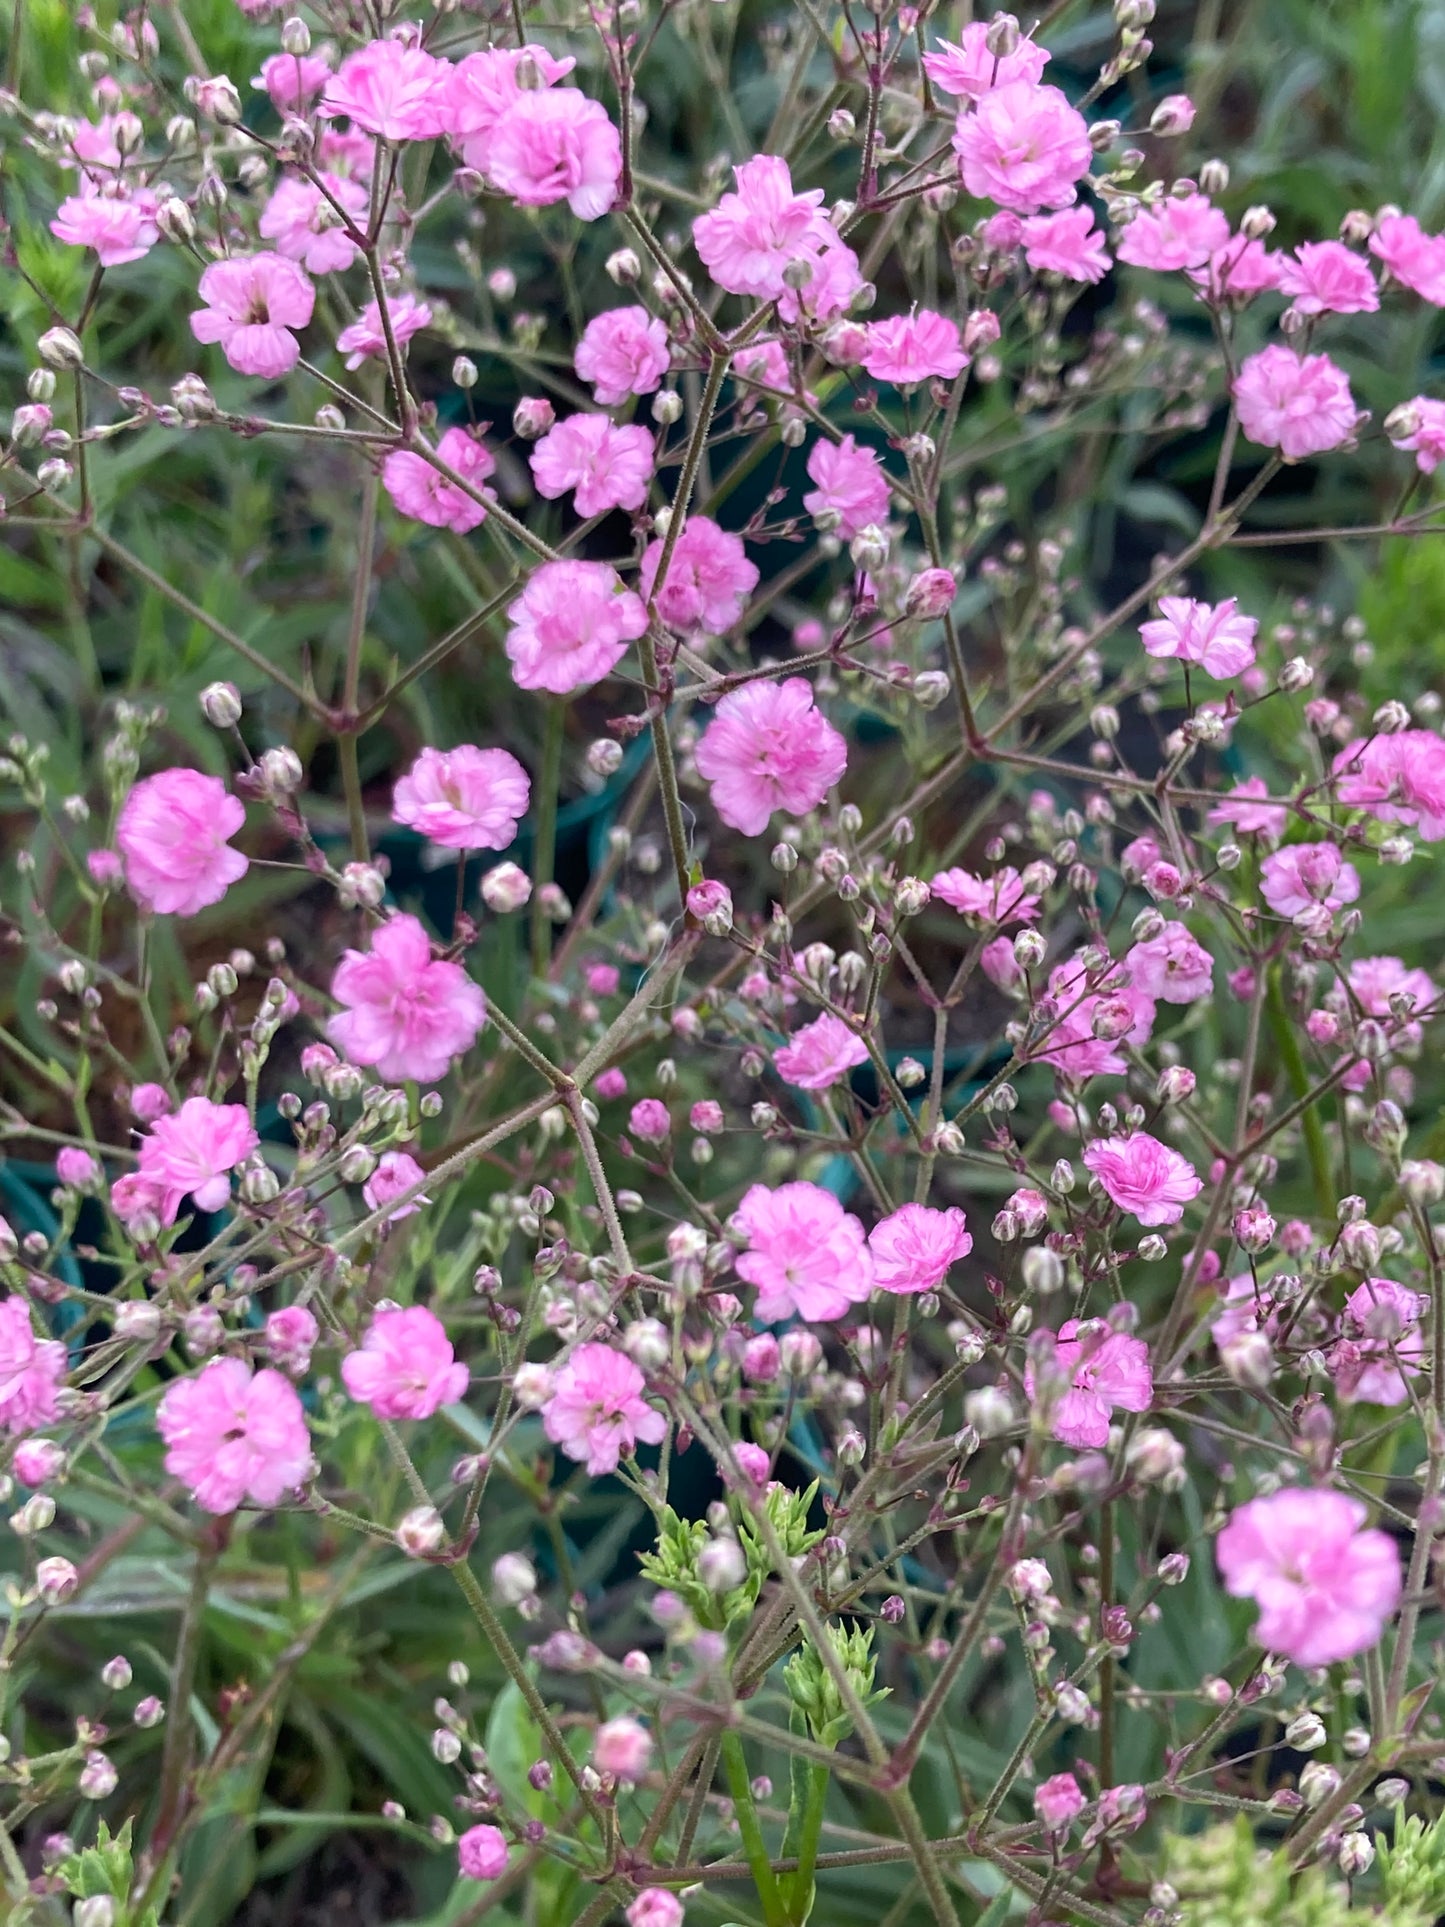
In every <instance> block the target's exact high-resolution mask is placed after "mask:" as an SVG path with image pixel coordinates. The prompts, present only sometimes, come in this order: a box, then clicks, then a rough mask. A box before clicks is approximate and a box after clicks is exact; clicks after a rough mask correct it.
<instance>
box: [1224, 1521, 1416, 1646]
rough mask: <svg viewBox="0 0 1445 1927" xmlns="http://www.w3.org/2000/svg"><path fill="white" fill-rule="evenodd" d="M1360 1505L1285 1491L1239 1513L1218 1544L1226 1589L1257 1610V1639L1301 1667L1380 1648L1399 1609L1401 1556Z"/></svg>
mask: <svg viewBox="0 0 1445 1927" xmlns="http://www.w3.org/2000/svg"><path fill="white" fill-rule="evenodd" d="M1365 1518H1366V1512H1365V1508H1364V1506H1363V1505H1362V1504H1361V1503H1360V1501H1359V1500H1358V1499H1351V1498H1347V1497H1346V1496H1345V1494H1344V1493H1343V1492H1330V1491H1326V1490H1323V1489H1321V1488H1320V1487H1317V1486H1315V1487H1287V1488H1286V1489H1285V1490H1283V1491H1280V1492H1271V1493H1269V1494H1267V1495H1266V1496H1265V1497H1264V1498H1260V1499H1249V1500H1247V1501H1246V1502H1245V1504H1243V1505H1241V1506H1237V1507H1236V1508H1235V1510H1234V1512H1233V1513H1232V1514H1231V1515H1230V1519H1229V1523H1228V1524H1227V1525H1226V1526H1225V1528H1224V1530H1223V1531H1222V1532H1221V1533H1220V1535H1219V1537H1218V1538H1217V1539H1216V1540H1215V1553H1216V1557H1217V1558H1218V1560H1219V1570H1220V1573H1221V1575H1222V1576H1223V1579H1224V1589H1225V1591H1226V1592H1227V1593H1229V1594H1231V1595H1232V1597H1234V1598H1235V1599H1253V1600H1255V1601H1256V1602H1257V1604H1258V1605H1259V1608H1260V1615H1259V1623H1258V1624H1257V1625H1256V1627H1255V1631H1254V1636H1255V1638H1256V1639H1257V1640H1258V1641H1259V1643H1260V1645H1261V1646H1263V1647H1264V1648H1265V1649H1266V1651H1268V1652H1272V1653H1279V1654H1281V1655H1282V1656H1283V1657H1284V1658H1285V1659H1291V1660H1293V1661H1294V1663H1295V1664H1296V1665H1297V1666H1329V1665H1332V1664H1333V1663H1334V1662H1335V1661H1336V1660H1342V1659H1350V1658H1352V1657H1353V1656H1354V1654H1356V1653H1362V1652H1365V1651H1366V1650H1367V1649H1368V1648H1369V1647H1371V1646H1374V1645H1376V1644H1377V1643H1378V1641H1379V1638H1380V1635H1381V1634H1382V1633H1383V1632H1384V1630H1385V1626H1386V1623H1387V1622H1388V1621H1389V1619H1390V1618H1391V1617H1392V1616H1393V1614H1394V1611H1395V1608H1396V1606H1397V1605H1398V1604H1399V1600H1400V1593H1401V1590H1402V1586H1401V1578H1400V1555H1399V1552H1398V1551H1397V1550H1396V1547H1395V1543H1394V1541H1393V1540H1392V1539H1391V1538H1390V1536H1389V1534H1388V1533H1386V1532H1381V1531H1380V1530H1379V1529H1378V1527H1374V1526H1370V1527H1366V1526H1365Z"/></svg>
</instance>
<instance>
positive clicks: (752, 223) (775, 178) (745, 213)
mask: <svg viewBox="0 0 1445 1927" xmlns="http://www.w3.org/2000/svg"><path fill="white" fill-rule="evenodd" d="M733 177H734V179H735V180H736V182H737V189H736V191H735V192H734V193H731V194H724V195H723V197H722V199H721V200H720V201H719V202H718V204H717V206H716V207H715V208H714V209H713V210H712V212H711V213H709V214H700V215H699V216H698V218H697V219H696V220H695V221H694V222H693V224H692V238H693V242H694V244H695V245H696V248H697V251H698V254H699V256H700V257H701V259H702V264H703V266H704V267H705V268H706V269H707V271H708V273H709V274H710V275H711V276H712V278H713V280H714V281H715V282H716V283H717V285H718V286H719V287H720V288H726V289H727V290H728V292H729V293H730V294H748V295H754V296H756V297H757V298H758V299H760V300H764V301H767V300H777V299H779V298H780V297H781V296H782V295H783V294H785V293H786V292H787V283H786V282H785V281H784V280H783V270H784V269H785V268H786V267H787V266H788V264H789V263H790V262H793V261H797V260H808V259H816V257H817V256H818V255H820V254H821V253H823V251H824V250H825V249H829V248H831V247H832V246H833V245H834V244H835V243H836V241H837V239H838V234H837V230H836V228H834V227H833V225H832V223H831V222H830V221H829V219H828V217H827V215H826V214H825V213H824V212H823V206H822V203H823V190H822V188H820V187H814V188H810V189H809V190H808V191H807V192H806V193H805V194H795V193H794V192H793V177H792V175H791V174H790V173H789V172H788V163H787V162H786V161H785V160H783V159H782V158H781V157H780V156H779V155H776V154H756V155H754V157H753V158H752V160H750V161H744V162H743V163H742V165H741V166H740V167H737V168H735V169H734V170H733Z"/></svg>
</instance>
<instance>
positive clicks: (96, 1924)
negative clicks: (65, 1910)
mask: <svg viewBox="0 0 1445 1927" xmlns="http://www.w3.org/2000/svg"><path fill="white" fill-rule="evenodd" d="M70 1918H71V1921H72V1923H73V1927H115V1902H114V1901H113V1900H112V1899H111V1897H110V1895H109V1894H87V1895H86V1897H85V1898H84V1899H83V1900H77V1901H76V1903H75V1905H74V1907H73V1908H72V1909H71V1912H70Z"/></svg>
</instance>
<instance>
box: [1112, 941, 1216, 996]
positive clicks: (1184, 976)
mask: <svg viewBox="0 0 1445 1927" xmlns="http://www.w3.org/2000/svg"><path fill="white" fill-rule="evenodd" d="M1124 961H1125V962H1126V963H1127V964H1128V966H1129V974H1130V976H1131V977H1132V979H1133V981H1134V982H1135V983H1136V984H1137V985H1138V987H1139V988H1140V989H1141V990H1142V991H1143V992H1144V993H1145V995H1146V996H1149V997H1153V998H1154V999H1156V1001H1157V1002H1159V1003H1161V1004H1192V1003H1196V1002H1197V1001H1198V1000H1199V998H1201V997H1208V996H1209V995H1210V993H1211V992H1212V991H1213V989H1214V959H1213V958H1212V957H1211V956H1210V954H1209V952H1208V951H1207V950H1205V949H1204V948H1203V946H1202V945H1200V944H1198V943H1196V942H1195V940H1194V938H1193V937H1191V936H1190V934H1189V932H1188V931H1187V930H1186V929H1185V928H1184V925H1183V924H1182V923H1166V924H1165V926H1164V928H1163V930H1162V931H1161V932H1160V933H1159V935H1158V936H1157V937H1151V938H1150V939H1149V941H1148V942H1147V943H1136V944H1135V945H1134V948H1133V949H1132V950H1131V951H1130V952H1129V954H1128V956H1127V957H1126V958H1125V960H1124Z"/></svg>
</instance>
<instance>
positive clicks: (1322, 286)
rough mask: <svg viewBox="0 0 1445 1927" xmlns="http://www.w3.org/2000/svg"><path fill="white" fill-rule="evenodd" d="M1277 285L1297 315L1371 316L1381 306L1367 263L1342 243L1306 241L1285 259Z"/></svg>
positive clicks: (1373, 278) (1377, 290)
mask: <svg viewBox="0 0 1445 1927" xmlns="http://www.w3.org/2000/svg"><path fill="white" fill-rule="evenodd" d="M1279 285H1280V288H1281V291H1282V292H1283V293H1285V294H1292V295H1293V296H1294V311H1295V313H1296V314H1304V315H1313V314H1373V313H1374V312H1375V310H1376V309H1377V308H1378V307H1379V305H1380V291H1379V289H1378V288H1377V287H1376V286H1375V277H1374V275H1373V274H1371V272H1370V266H1369V263H1368V262H1367V261H1362V260H1361V259H1360V257H1359V255H1358V254H1356V253H1355V252H1354V251H1353V249H1351V248H1347V247H1346V246H1345V244H1344V242H1343V241H1306V242H1305V244H1304V245H1303V247H1298V248H1296V249H1295V251H1294V255H1293V257H1292V258H1288V257H1287V258H1286V259H1285V261H1284V263H1283V264H1282V268H1281V272H1280V278H1279Z"/></svg>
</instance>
